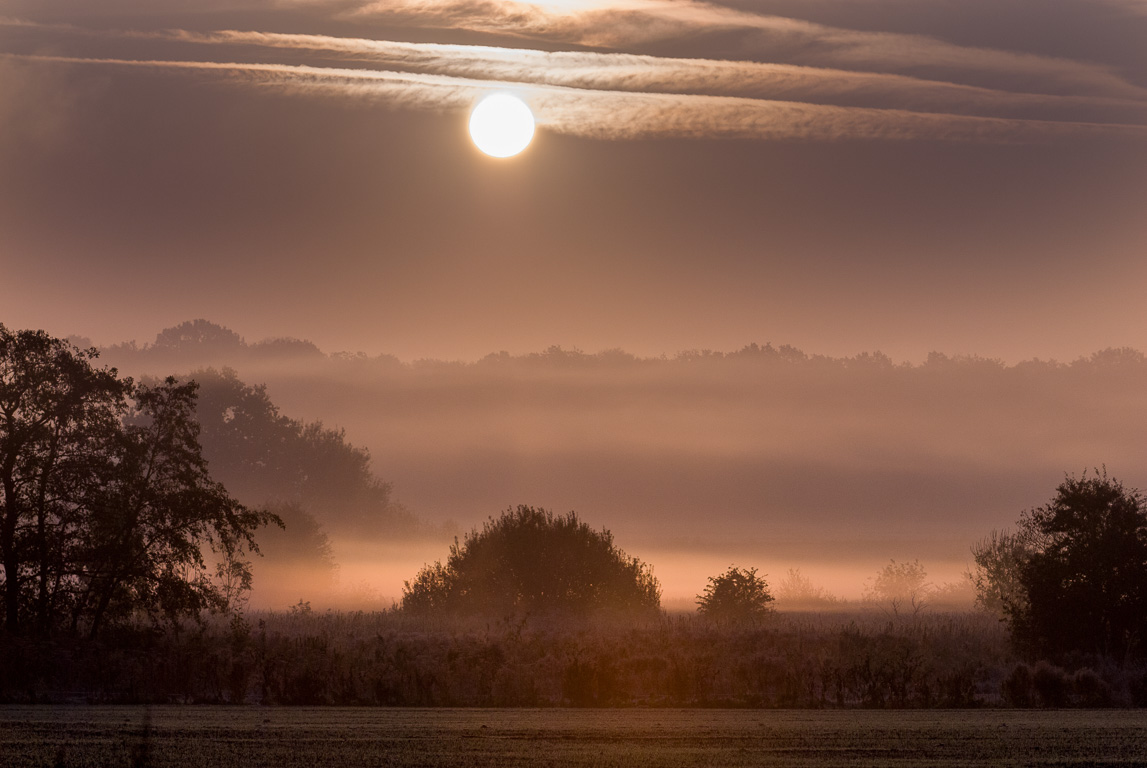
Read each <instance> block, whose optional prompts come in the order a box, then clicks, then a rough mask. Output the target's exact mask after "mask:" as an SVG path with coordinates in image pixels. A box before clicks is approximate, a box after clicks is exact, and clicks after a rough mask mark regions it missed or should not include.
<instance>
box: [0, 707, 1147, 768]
mask: <svg viewBox="0 0 1147 768" xmlns="http://www.w3.org/2000/svg"><path fill="white" fill-rule="evenodd" d="M0 764H2V765H4V766H6V767H7V768H119V767H120V766H123V768H151V767H154V768H223V767H225V766H226V767H230V766H244V768H262V767H263V766H267V767H268V768H270V767H272V766H273V767H274V768H294V767H295V766H298V767H299V768H302V767H303V766H306V768H320V767H322V766H338V768H360V767H361V768H368V767H370V768H374V767H378V768H381V767H382V766H387V767H388V768H398V767H403V768H405V767H406V766H410V767H411V768H414V767H417V768H436V767H437V766H474V767H476V768H481V767H484V766H491V767H493V766H498V768H508V767H512V766H530V767H531V768H545V767H546V766H563V767H568V768H576V767H578V766H586V767H587V768H588V767H589V766H593V768H613V767H614V766H616V767H617V768H641V766H658V767H659V768H677V767H680V768H686V767H692V766H721V767H722V768H738V766H762V765H767V766H777V767H778V768H800V767H804V766H882V767H884V768H889V767H891V766H917V765H927V766H1012V765H1046V766H1052V765H1054V766H1085V765H1086V766H1119V765H1126V766H1130V765H1145V764H1147V712H1144V711H1142V710H1108V711H1095V710H1076V711H1033V710H978V711H971V710H932V711H800V710H774V711H756V710H729V709H607V710H568V709H509V710H506V709H499V710H492V709H414V708H410V709H407V708H339V707H333V708H332V707H324V708H312V707H292V708H281V707H258V706H244V707H227V706H205V707H181V706H156V707H140V706H130V707H129V706H46V707H28V706H6V707H0Z"/></svg>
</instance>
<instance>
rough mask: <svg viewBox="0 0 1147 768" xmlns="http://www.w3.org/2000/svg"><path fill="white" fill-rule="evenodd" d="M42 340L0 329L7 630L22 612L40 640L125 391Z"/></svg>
mask: <svg viewBox="0 0 1147 768" xmlns="http://www.w3.org/2000/svg"><path fill="white" fill-rule="evenodd" d="M97 356H98V353H97V352H96V350H94V349H87V350H81V349H79V348H77V347H75V346H73V345H71V344H69V343H68V342H66V341H62V340H60V339H56V338H53V337H51V336H49V335H48V334H46V333H44V332H43V331H18V332H12V331H9V330H8V329H7V328H6V327H4V326H3V325H0V485H2V486H3V498H0V504H2V505H3V506H2V508H0V558H2V560H3V568H4V573H3V582H2V584H0V586H2V588H3V598H4V626H5V628H6V629H7V630H8V631H9V632H12V633H19V632H21V631H22V629H23V627H22V624H23V618H24V613H25V612H26V611H25V610H22V608H23V607H24V606H26V605H27V604H31V605H32V606H34V607H33V608H32V613H33V615H34V616H36V618H37V623H38V624H39V629H40V631H42V632H46V631H47V629H48V626H47V625H48V623H49V619H50V615H51V613H52V608H53V606H52V597H53V595H54V594H55V593H56V592H57V591H58V590H56V589H54V586H55V585H58V584H60V583H62V582H63V581H64V580H65V579H66V578H67V576H68V574H67V569H66V568H64V567H63V563H64V562H65V561H66V560H67V559H68V557H69V555H70V552H69V549H70V546H71V544H72V542H73V541H74V540H75V537H76V536H77V535H78V533H79V530H78V529H79V527H80V526H81V523H80V521H79V520H78V517H79V514H80V509H79V508H80V499H81V498H82V497H83V496H84V495H85V494H86V493H87V492H88V490H89V489H90V487H91V486H92V484H93V483H95V482H98V478H99V476H100V474H101V465H103V464H106V461H105V458H106V454H104V453H103V448H104V446H106V445H107V441H108V440H109V438H110V437H111V436H112V435H114V434H115V433H116V431H117V429H118V427H119V423H120V422H119V420H120V417H121V416H122V415H123V413H124V411H125V409H126V407H127V403H126V397H127V395H128V393H129V392H130V390H131V386H132V383H131V380H130V379H119V378H118V377H117V375H116V371H115V369H114V368H113V369H96V368H95V367H94V366H93V365H92V362H93V361H94V360H95V358H96V357H97Z"/></svg>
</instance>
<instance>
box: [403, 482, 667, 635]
mask: <svg viewBox="0 0 1147 768" xmlns="http://www.w3.org/2000/svg"><path fill="white" fill-rule="evenodd" d="M660 602H661V587H660V585H659V584H658V582H657V579H656V578H655V577H654V576H653V572H652V569H651V568H650V567H649V566H648V565H646V564H645V563H643V562H641V561H640V560H639V559H637V558H636V557H629V556H627V555H626V554H625V553H624V552H622V551H621V550H620V549H618V548H617V546H616V545H614V543H613V535H612V534H611V533H610V532H609V531H607V530H602V531H594V530H592V529H591V528H590V527H589V526H588V525H586V524H585V523H583V522H581V521H580V520H578V518H577V515H576V514H575V513H573V512H570V513H569V514H567V515H560V516H555V515H554V514H553V513H552V512H549V511H547V510H544V509H535V508H533V507H528V506H524V505H522V506H519V507H517V508H516V509H510V510H507V511H506V512H504V513H503V514H502V515H501V516H500V517H499V518H497V519H496V520H495V519H493V518H491V519H490V520H489V521H487V522H486V524H485V525H484V526H483V527H482V530H481V531H478V530H474V531H471V532H470V533H469V534H467V536H466V537H465V540H464V541H463V542H462V543H461V544H459V543H458V541H457V540H455V542H454V544H453V545H452V546H451V547H450V557H449V558H448V559H447V561H446V564H445V565H443V564H442V563H441V562H438V563H435V564H434V565H429V566H426V567H425V568H423V569H422V570H421V571H420V572H419V573H418V575H417V576H415V578H414V579H413V580H412V581H408V582H406V583H405V586H404V588H403V597H402V608H403V610H404V611H408V612H410V613H415V614H431V615H449V616H467V615H469V616H493V617H498V618H502V617H508V616H531V615H539V614H548V615H566V616H571V615H572V616H586V615H589V614H595V613H628V614H648V613H651V612H655V611H656V610H657V609H658V607H659V606H660Z"/></svg>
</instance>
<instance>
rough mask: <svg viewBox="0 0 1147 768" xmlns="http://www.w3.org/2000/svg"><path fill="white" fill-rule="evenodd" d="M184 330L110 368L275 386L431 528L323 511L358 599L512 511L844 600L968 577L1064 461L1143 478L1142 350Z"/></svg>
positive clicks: (675, 567)
mask: <svg viewBox="0 0 1147 768" xmlns="http://www.w3.org/2000/svg"><path fill="white" fill-rule="evenodd" d="M192 330H193V332H192ZM182 331H183V332H182V333H180V332H177V331H166V332H164V334H161V335H160V337H159V338H158V339H157V340H156V341H155V342H151V341H146V342H143V343H140V344H118V345H106V346H105V348H104V350H103V354H102V357H101V361H102V362H104V363H106V364H110V365H115V366H118V367H119V368H120V369H121V371H122V372H124V373H126V374H129V375H135V376H139V375H166V374H168V373H173V372H175V373H179V374H180V375H184V376H186V375H188V374H191V375H194V374H192V372H193V371H202V370H203V369H207V368H213V369H215V370H222V369H225V368H230V369H233V371H234V372H235V375H236V376H237V377H238V379H240V380H241V381H242V382H244V383H245V384H247V385H258V384H266V394H267V396H268V397H269V399H270V400H271V401H272V402H273V403H274V405H276V406H278V408H279V409H280V412H281V414H282V415H284V416H287V417H290V418H291V419H297V420H301V421H304V422H312V421H321V422H322V423H323V424H324V426H326V427H336V428H339V429H344V430H345V439H346V440H347V441H348V442H349V443H351V444H353V445H354V446H357V447H362V448H366V449H368V450H369V452H370V456H371V459H372V463H371V468H372V471H373V473H374V474H375V475H376V476H377V477H378V478H379V479H380V480H382V481H384V482H386V483H389V484H390V486H391V488H390V498H391V499H392V500H393V501H395V502H396V503H398V504H400V505H401V506H402V507H404V508H405V511H406V512H408V513H409V514H410V516H412V517H413V518H414V519H416V520H417V521H418V523H417V525H416V526H414V527H410V526H405V527H402V526H400V527H399V528H397V529H395V530H393V531H392V532H390V533H383V534H382V535H379V536H377V537H365V538H364V537H362V536H357V535H345V534H343V533H342V532H341V531H340V528H339V525H338V523H337V521H334V520H325V519H324V510H323V509H313V510H311V511H312V512H313V513H314V515H315V517H316V518H317V519H318V521H319V522H320V523H321V524H323V525H324V527H325V529H326V530H327V532H328V533H329V534H330V536H331V540H332V541H331V543H332V546H333V553H334V558H335V560H336V561H337V562H338V564H339V569H340V570H339V574H338V579H339V582H340V583H341V585H342V588H343V590H344V592H345V591H346V590H351V591H352V592H354V591H355V590H357V592H356V594H357V595H358V596H359V597H360V598H364V599H367V600H371V601H375V602H376V603H377V602H381V603H384V604H389V600H390V599H394V598H397V597H399V596H400V591H401V585H402V581H403V580H404V579H408V578H411V577H412V576H413V575H414V573H415V572H416V571H417V569H418V568H419V567H420V566H421V565H422V564H423V563H424V562H427V561H433V560H435V559H442V558H444V557H445V556H446V554H447V551H446V550H447V544H448V543H449V541H451V540H452V535H455V534H458V535H461V534H463V533H465V532H466V531H468V530H470V529H471V528H472V527H474V526H480V525H481V523H482V522H483V521H484V520H485V519H486V518H488V517H490V516H492V515H493V516H496V515H497V514H498V513H499V512H501V511H502V510H505V509H506V508H507V507H510V506H512V505H517V504H530V505H534V506H542V507H546V508H549V509H553V510H555V511H557V512H565V511H569V510H575V511H576V512H577V513H578V515H579V516H580V517H581V518H582V519H584V520H586V521H587V522H589V523H590V524H591V525H592V526H594V527H603V526H604V527H607V528H609V529H610V530H611V531H612V532H613V533H614V534H615V537H616V540H617V542H618V544H619V545H620V546H621V547H622V548H623V549H625V550H626V551H627V552H628V553H630V554H632V555H636V556H638V557H640V558H642V559H643V560H645V561H647V562H650V563H652V564H653V565H654V566H655V572H656V575H657V577H658V578H659V579H660V580H661V583H662V585H663V587H664V596H665V604H666V605H667V606H669V607H675V606H676V607H683V606H687V605H691V600H692V597H693V596H694V595H696V594H697V593H699V592H700V591H701V590H702V588H703V587H704V585H705V583H706V579H707V577H708V576H712V575H715V574H716V573H719V572H720V571H721V570H723V569H724V568H725V567H727V566H728V565H729V563H731V562H736V563H738V564H743V565H753V566H756V567H758V568H759V569H760V570H761V571H762V572H763V573H766V574H768V577H769V580H770V583H772V584H774V585H775V584H777V583H778V582H779V581H780V580H781V578H782V577H783V576H784V575H785V573H786V572H787V570H788V569H789V568H793V567H798V568H800V569H801V571H802V573H803V574H804V575H805V576H807V577H809V578H810V579H811V580H812V581H813V582H814V584H817V585H819V586H822V587H825V588H827V589H828V590H829V591H831V592H833V593H835V594H838V595H842V596H845V597H852V598H855V597H859V596H860V594H861V592H862V590H863V588H864V586H865V579H866V578H869V577H871V576H872V575H873V574H874V573H875V572H876V571H877V569H878V568H880V567H881V565H883V564H885V563H887V562H888V560H889V559H896V560H912V559H916V558H919V559H920V561H921V562H922V563H923V564H924V565H925V567H926V568H927V570H928V573H929V577H930V580H931V581H933V582H934V583H937V584H941V583H944V582H950V581H957V580H959V579H960V578H961V575H962V572H963V571H964V569H965V568H966V567H967V566H968V564H969V562H970V559H971V558H970V555H969V546H970V545H971V544H972V543H973V542H974V541H976V540H977V539H978V538H980V537H982V536H984V535H986V534H987V533H988V532H989V531H991V530H992V529H995V528H1004V527H1008V526H1011V525H1013V524H1014V522H1015V520H1016V519H1017V517H1018V515H1019V513H1020V511H1021V510H1023V509H1025V508H1028V507H1033V506H1037V505H1040V504H1043V503H1044V502H1046V501H1047V500H1048V499H1049V498H1050V496H1051V495H1052V493H1053V491H1054V489H1055V487H1056V485H1057V484H1058V483H1059V482H1060V481H1062V479H1063V477H1064V474H1065V473H1074V474H1077V475H1078V474H1079V473H1081V472H1083V471H1084V470H1089V469H1091V468H1094V467H1100V466H1103V465H1105V466H1106V468H1107V470H1108V472H1110V473H1111V474H1113V475H1114V476H1116V477H1118V478H1120V479H1122V480H1124V482H1126V483H1127V484H1128V485H1131V486H1139V487H1142V486H1144V485H1147V475H1144V472H1145V470H1144V467H1147V443H1145V442H1144V441H1143V439H1142V435H1143V434H1144V433H1145V429H1147V402H1145V401H1144V399H1143V398H1142V392H1143V391H1144V387H1145V386H1147V360H1145V359H1144V356H1143V355H1142V354H1141V353H1139V352H1137V351H1134V350H1130V349H1118V350H1117V349H1107V350H1101V351H1097V352H1096V353H1095V354H1093V355H1091V356H1089V357H1085V358H1080V359H1077V360H1073V361H1066V362H1054V361H1040V360H1028V361H1023V362H1015V363H1004V362H1001V361H998V360H989V359H984V358H978V357H948V356H946V355H944V354H942V353H934V354H932V355H930V356H928V357H927V358H926V359H925V360H923V361H898V360H893V359H891V358H889V357H887V356H884V355H882V354H879V353H862V354H858V355H855V356H853V357H848V358H832V357H825V356H819V355H817V354H815V352H816V351H815V350H804V351H801V350H797V349H794V348H792V347H788V346H783V345H781V346H774V345H770V344H767V343H763V344H761V345H757V344H752V345H749V346H746V347H744V348H742V349H737V350H727V351H724V352H710V351H684V352H682V353H680V354H678V355H675V356H671V357H659V358H642V357H637V356H634V355H631V354H628V353H626V352H624V351H621V350H610V351H603V352H592V353H590V352H580V351H577V350H563V349H561V348H557V347H553V348H550V349H547V350H542V351H539V352H536V353H531V354H524V355H509V354H506V353H500V354H497V353H496V354H491V355H489V356H487V357H484V358H481V359H478V360H473V361H464V362H459V361H436V360H416V361H400V360H398V359H397V358H394V357H391V356H386V355H382V356H375V357H371V356H366V355H363V354H356V353H335V354H330V353H327V352H326V351H323V350H319V349H318V348H317V347H315V346H314V345H312V344H310V343H308V342H301V341H295V340H283V339H279V340H268V341H263V342H251V343H248V342H246V341H244V340H242V339H241V337H240V336H239V335H238V334H236V333H234V332H231V331H228V330H226V329H222V328H220V327H218V326H215V325H212V324H207V323H197V324H194V325H191V326H184V327H183V328H182ZM80 341H84V340H82V339H81V340H80ZM201 376H202V374H201ZM245 500H247V501H252V500H251V499H245ZM275 581H276V585H277V587H278V589H279V590H280V591H276V592H274V594H273V596H272V595H270V594H269V593H268V592H267V587H266V586H264V587H263V588H262V590H261V588H260V586H259V582H258V578H257V579H256V591H255V596H254V603H255V604H259V603H260V600H261V599H264V600H268V601H270V602H272V603H274V602H280V603H281V602H282V601H283V600H289V602H290V603H293V602H295V601H296V600H297V599H302V598H306V599H313V600H316V601H317V603H316V604H319V603H321V602H322V601H323V599H325V598H323V597H321V596H320V594H319V593H318V590H317V589H316V584H315V583H310V584H308V583H307V578H306V577H305V576H304V577H303V578H302V579H301V583H299V584H297V585H295V584H292V585H291V587H290V588H287V589H286V590H285V591H282V590H283V584H282V582H281V581H280V580H279V579H278V577H276V579H275ZM293 591H297V592H298V597H294V596H293V594H292V593H293ZM344 598H345V595H344Z"/></svg>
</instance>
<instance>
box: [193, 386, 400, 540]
mask: <svg viewBox="0 0 1147 768" xmlns="http://www.w3.org/2000/svg"><path fill="white" fill-rule="evenodd" d="M192 376H193V377H194V378H195V380H196V381H198V382H199V384H200V390H199V400H198V401H197V405H196V418H197V419H198V421H199V423H200V424H201V425H202V429H203V431H202V442H203V454H204V456H206V457H207V459H208V460H209V461H210V462H211V466H212V467H216V468H217V469H216V472H217V474H218V477H219V479H220V480H221V481H222V482H223V483H224V484H225V485H226V486H227V487H228V489H230V490H231V491H232V492H233V493H234V494H235V495H236V496H237V497H238V498H239V499H241V500H243V501H244V502H245V503H248V504H267V503H272V504H294V505H298V506H300V507H302V508H303V509H305V510H307V512H308V513H310V514H311V515H313V516H314V519H318V520H321V521H322V523H323V524H324V525H325V526H326V527H328V528H329V529H331V530H332V531H335V532H341V533H343V534H350V535H354V536H359V537H363V536H365V537H370V538H379V537H381V536H383V535H393V534H394V533H396V532H399V533H403V534H409V533H412V532H414V531H416V530H417V529H418V521H417V519H416V518H415V517H414V516H413V515H411V514H410V513H409V512H408V511H406V510H405V509H403V508H402V506H401V505H399V504H397V503H395V502H394V500H393V499H392V498H391V487H390V484H389V483H385V482H383V481H381V480H379V479H378V478H377V477H376V476H375V475H374V473H373V472H372V471H371V467H370V452H369V451H367V450H366V449H364V448H359V447H357V446H354V445H351V444H350V443H349V442H347V440H346V433H345V432H344V431H343V430H339V429H330V428H327V427H324V426H323V424H322V423H321V422H317V421H316V422H311V423H309V424H304V423H303V422H301V421H298V420H295V419H292V418H289V417H287V416H284V415H283V414H282V413H280V411H279V408H278V407H277V406H276V405H275V404H274V403H273V402H272V401H271V398H270V396H269V395H268V394H267V388H266V386H264V385H248V384H245V383H243V381H241V380H240V379H239V377H238V375H237V374H236V373H235V371H234V370H232V369H230V368H224V369H223V370H222V371H216V370H214V369H210V368H208V369H205V370H198V371H195V372H194V373H193V374H192ZM290 535H292V534H291V533H288V536H290Z"/></svg>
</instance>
